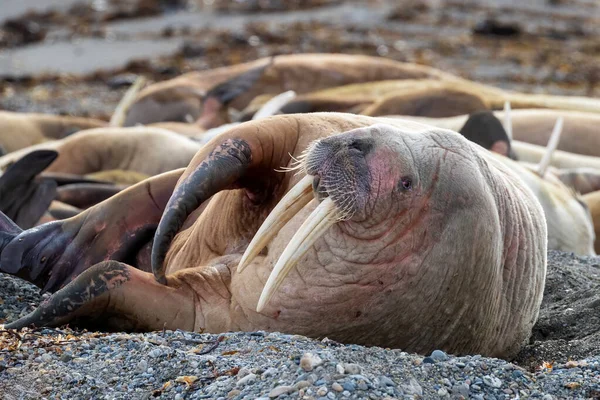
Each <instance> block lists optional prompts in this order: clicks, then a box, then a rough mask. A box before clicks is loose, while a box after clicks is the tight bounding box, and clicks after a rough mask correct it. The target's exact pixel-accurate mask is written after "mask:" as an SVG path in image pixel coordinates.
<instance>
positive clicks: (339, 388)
mask: <svg viewBox="0 0 600 400" xmlns="http://www.w3.org/2000/svg"><path fill="white" fill-rule="evenodd" d="M331 388H332V389H333V390H335V391H336V392H343V391H344V388H343V387H342V385H340V384H339V383H337V382H333V383H332V384H331Z"/></svg>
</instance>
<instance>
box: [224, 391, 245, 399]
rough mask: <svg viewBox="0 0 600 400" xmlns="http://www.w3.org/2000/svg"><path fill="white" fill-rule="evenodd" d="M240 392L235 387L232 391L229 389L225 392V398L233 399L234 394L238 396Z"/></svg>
mask: <svg viewBox="0 0 600 400" xmlns="http://www.w3.org/2000/svg"><path fill="white" fill-rule="evenodd" d="M240 393H242V392H241V391H239V390H237V389H233V390H232V391H230V392H229V393H227V398H228V399H233V398H234V397H235V396H238V395H239V394H240Z"/></svg>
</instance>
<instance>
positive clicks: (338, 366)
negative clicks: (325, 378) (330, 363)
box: [335, 364, 345, 374]
mask: <svg viewBox="0 0 600 400" xmlns="http://www.w3.org/2000/svg"><path fill="white" fill-rule="evenodd" d="M335 370H336V372H337V373H338V374H343V373H344V371H345V369H344V366H343V365H342V364H336V366H335Z"/></svg>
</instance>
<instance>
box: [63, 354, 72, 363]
mask: <svg viewBox="0 0 600 400" xmlns="http://www.w3.org/2000/svg"><path fill="white" fill-rule="evenodd" d="M72 359H73V356H72V355H70V354H67V353H63V355H62V356H60V361H62V362H69V361H71V360H72Z"/></svg>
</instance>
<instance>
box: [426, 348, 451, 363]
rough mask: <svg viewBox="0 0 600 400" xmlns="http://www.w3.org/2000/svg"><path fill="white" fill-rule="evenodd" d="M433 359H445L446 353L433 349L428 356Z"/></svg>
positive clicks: (446, 357)
mask: <svg viewBox="0 0 600 400" xmlns="http://www.w3.org/2000/svg"><path fill="white" fill-rule="evenodd" d="M430 357H431V358H432V359H433V360H434V361H447V360H448V355H447V354H446V353H444V352H443V351H441V350H434V351H433V352H432V353H431V356H430Z"/></svg>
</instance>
